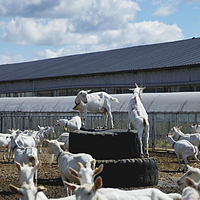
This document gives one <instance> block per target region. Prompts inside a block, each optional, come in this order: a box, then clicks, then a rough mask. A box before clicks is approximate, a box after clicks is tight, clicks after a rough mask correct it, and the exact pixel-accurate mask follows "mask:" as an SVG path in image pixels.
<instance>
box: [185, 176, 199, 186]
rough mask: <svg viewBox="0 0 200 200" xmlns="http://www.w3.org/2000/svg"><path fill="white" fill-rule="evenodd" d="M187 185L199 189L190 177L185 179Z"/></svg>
mask: <svg viewBox="0 0 200 200" xmlns="http://www.w3.org/2000/svg"><path fill="white" fill-rule="evenodd" d="M185 180H186V183H187V185H188V186H190V187H192V188H197V183H196V182H194V181H193V180H192V179H191V178H190V177H185Z"/></svg>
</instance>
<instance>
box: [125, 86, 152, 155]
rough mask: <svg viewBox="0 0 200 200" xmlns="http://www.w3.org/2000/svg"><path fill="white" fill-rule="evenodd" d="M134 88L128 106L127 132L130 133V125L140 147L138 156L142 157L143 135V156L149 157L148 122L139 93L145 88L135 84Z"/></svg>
mask: <svg viewBox="0 0 200 200" xmlns="http://www.w3.org/2000/svg"><path fill="white" fill-rule="evenodd" d="M135 86H136V88H135V89H130V90H133V97H132V98H131V100H130V102H129V105H128V116H129V121H128V131H130V127H131V124H132V125H133V126H134V127H135V128H136V129H137V133H138V138H139V145H140V156H141V157H143V156H144V152H143V142H142V138H143V134H144V147H145V146H146V153H145V156H146V157H149V153H148V143H149V122H148V114H147V112H146V110H145V108H144V106H143V104H142V101H141V100H142V98H141V93H142V92H143V90H144V89H145V87H138V85H137V84H136V83H135Z"/></svg>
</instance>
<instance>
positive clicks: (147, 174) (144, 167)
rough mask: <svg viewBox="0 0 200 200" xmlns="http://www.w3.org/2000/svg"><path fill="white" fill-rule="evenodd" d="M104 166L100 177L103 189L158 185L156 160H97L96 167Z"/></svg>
mask: <svg viewBox="0 0 200 200" xmlns="http://www.w3.org/2000/svg"><path fill="white" fill-rule="evenodd" d="M100 164H104V169H103V171H102V172H101V174H100V176H101V177H102V179H103V186H104V187H122V188H130V187H138V186H153V185H157V184H158V161H157V158H138V159H122V160H97V166H99V165H100Z"/></svg>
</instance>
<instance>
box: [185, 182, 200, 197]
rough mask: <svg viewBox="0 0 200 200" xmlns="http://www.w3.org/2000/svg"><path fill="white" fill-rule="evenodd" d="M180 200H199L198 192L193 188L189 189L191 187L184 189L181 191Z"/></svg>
mask: <svg viewBox="0 0 200 200" xmlns="http://www.w3.org/2000/svg"><path fill="white" fill-rule="evenodd" d="M186 180H187V179H186ZM182 199H183V200H200V198H199V194H198V192H197V191H196V190H195V189H194V188H191V187H186V188H184V189H183V191H182Z"/></svg>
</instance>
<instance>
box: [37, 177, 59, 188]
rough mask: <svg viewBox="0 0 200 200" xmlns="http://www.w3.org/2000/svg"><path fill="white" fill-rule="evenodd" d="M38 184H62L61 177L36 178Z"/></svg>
mask: <svg viewBox="0 0 200 200" xmlns="http://www.w3.org/2000/svg"><path fill="white" fill-rule="evenodd" d="M37 183H38V185H44V186H45V185H51V186H63V182H62V179H61V178H60V177H59V178H48V179H42V178H39V179H38V180H37Z"/></svg>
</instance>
